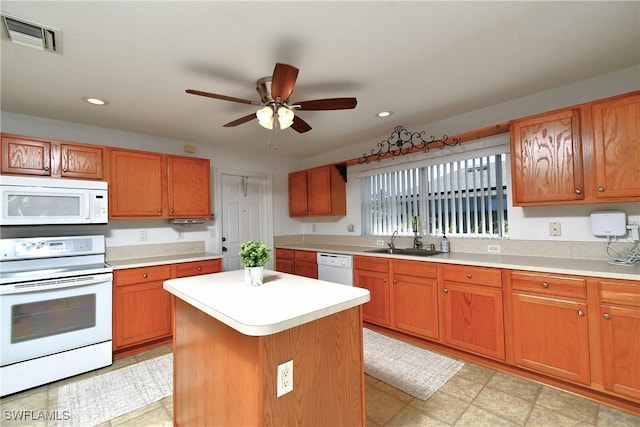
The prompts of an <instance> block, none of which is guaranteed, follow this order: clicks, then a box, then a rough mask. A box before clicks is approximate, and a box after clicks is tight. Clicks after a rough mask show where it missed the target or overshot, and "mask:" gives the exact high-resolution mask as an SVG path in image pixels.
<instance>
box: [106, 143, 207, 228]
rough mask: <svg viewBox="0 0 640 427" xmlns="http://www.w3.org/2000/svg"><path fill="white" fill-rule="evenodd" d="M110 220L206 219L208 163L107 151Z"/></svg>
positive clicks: (200, 160) (122, 151)
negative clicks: (150, 218) (151, 218)
mask: <svg viewBox="0 0 640 427" xmlns="http://www.w3.org/2000/svg"><path fill="white" fill-rule="evenodd" d="M109 163H110V164H109V170H110V173H109V184H110V191H109V216H110V217H112V218H149V217H153V218H179V217H208V216H209V215H210V214H211V204H210V197H211V196H210V182H209V160H208V159H198V158H193V157H181V156H168V155H164V154H157V153H150V152H144V151H135V150H125V149H115V148H112V149H110V150H109Z"/></svg>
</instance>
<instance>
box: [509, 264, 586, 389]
mask: <svg viewBox="0 0 640 427" xmlns="http://www.w3.org/2000/svg"><path fill="white" fill-rule="evenodd" d="M510 282H511V284H510V286H511V292H510V304H511V306H510V311H511V316H510V324H509V326H510V333H509V335H510V339H509V342H510V343H511V347H512V349H513V363H514V364H516V365H518V366H521V367H523V368H527V369H532V370H535V371H538V372H541V373H544V374H548V375H551V376H553V377H556V378H562V379H565V380H569V381H573V382H576V383H580V384H585V385H588V384H590V364H589V327H588V316H587V314H588V311H587V304H586V280H585V279H584V278H581V277H571V276H564V275H552V274H542V273H531V272H519V271H517V272H512V273H511V280H510Z"/></svg>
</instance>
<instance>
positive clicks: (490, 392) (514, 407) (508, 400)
mask: <svg viewBox="0 0 640 427" xmlns="http://www.w3.org/2000/svg"><path fill="white" fill-rule="evenodd" d="M473 405H474V406H477V407H479V408H481V409H484V410H486V411H489V412H491V413H493V414H496V415H499V416H500V417H501V418H505V419H507V420H510V421H512V422H514V423H516V424H519V425H522V424H524V422H525V421H526V420H527V417H528V416H529V413H530V412H531V409H532V408H533V402H528V401H526V400H524V399H522V398H520V397H518V396H514V395H512V394H508V393H505V392H503V391H500V390H496V389H493V388H489V387H485V388H484V389H483V390H482V391H481V392H480V394H478V397H476V399H475V400H474V401H473Z"/></svg>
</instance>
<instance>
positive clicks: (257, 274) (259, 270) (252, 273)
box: [244, 267, 264, 286]
mask: <svg viewBox="0 0 640 427" xmlns="http://www.w3.org/2000/svg"><path fill="white" fill-rule="evenodd" d="M263 270H264V267H245V268H244V284H245V285H247V286H260V285H262V274H263Z"/></svg>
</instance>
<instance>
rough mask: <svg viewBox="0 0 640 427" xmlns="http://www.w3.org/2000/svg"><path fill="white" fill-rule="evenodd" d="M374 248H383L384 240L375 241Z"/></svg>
mask: <svg viewBox="0 0 640 427" xmlns="http://www.w3.org/2000/svg"><path fill="white" fill-rule="evenodd" d="M376 246H384V240H376Z"/></svg>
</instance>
